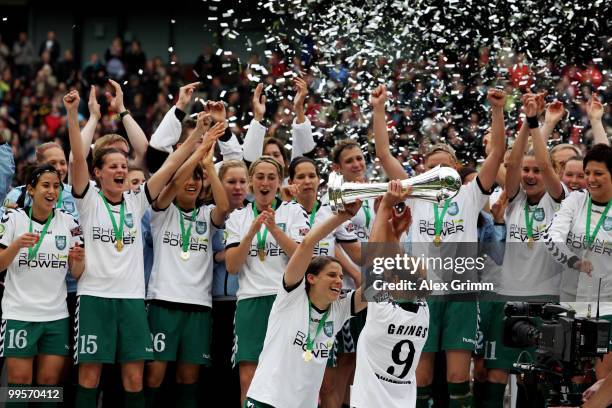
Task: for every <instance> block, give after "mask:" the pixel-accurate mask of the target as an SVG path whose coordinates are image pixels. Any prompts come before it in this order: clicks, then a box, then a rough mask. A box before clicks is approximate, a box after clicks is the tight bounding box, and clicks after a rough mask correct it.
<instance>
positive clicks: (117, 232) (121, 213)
mask: <svg viewBox="0 0 612 408" xmlns="http://www.w3.org/2000/svg"><path fill="white" fill-rule="evenodd" d="M98 194H100V197H102V201H104V206H105V207H106V211H108V216H109V217H110V219H111V222H112V223H113V231H114V232H115V241H116V242H119V241H122V240H123V224H124V222H125V202H124V201H121V207H120V209H119V227H118V228H117V222H116V221H115V216H114V215H113V212H112V211H111V208H110V206H109V205H108V201H106V197H104V194H102V191H99V192H98Z"/></svg>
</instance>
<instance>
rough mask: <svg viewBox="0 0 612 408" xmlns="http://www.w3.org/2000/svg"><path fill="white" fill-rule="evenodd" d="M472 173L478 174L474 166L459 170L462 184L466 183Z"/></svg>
mask: <svg viewBox="0 0 612 408" xmlns="http://www.w3.org/2000/svg"><path fill="white" fill-rule="evenodd" d="M472 173H476V169H475V168H473V167H472V166H466V167H462V168H461V169H460V170H459V176H460V177H461V183H465V178H466V177H467V176H469V175H470V174H472Z"/></svg>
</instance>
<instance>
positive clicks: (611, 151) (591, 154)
mask: <svg viewBox="0 0 612 408" xmlns="http://www.w3.org/2000/svg"><path fill="white" fill-rule="evenodd" d="M590 161H596V162H600V163H604V164H605V165H606V167H607V168H608V172H610V174H612V147H610V146H608V145H605V144H603V143H599V144H596V145H595V146H593V147H592V148H591V150H589V151H588V152H587V154H586V156H584V160H583V161H582V166H583V168H584V169H586V166H587V164H588V163H589V162H590Z"/></svg>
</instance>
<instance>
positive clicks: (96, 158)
mask: <svg viewBox="0 0 612 408" xmlns="http://www.w3.org/2000/svg"><path fill="white" fill-rule="evenodd" d="M113 153H119V154H121V155H122V156H123V157H125V158H126V160H127V158H128V155H127V154H126V153H125V152H124V151H123V150H120V149H117V148H116V147H103V148H101V149H98V150H96V151H95V153H94V155H93V167H94V168H95V169H101V168H102V166H104V158H105V157H106V156H107V155H109V154H113Z"/></svg>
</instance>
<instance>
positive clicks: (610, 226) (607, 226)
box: [0, 217, 612, 234]
mask: <svg viewBox="0 0 612 408" xmlns="http://www.w3.org/2000/svg"><path fill="white" fill-rule="evenodd" d="M603 229H604V231H612V217H606V220H605V221H604V223H603ZM0 234H1V233H0Z"/></svg>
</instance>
